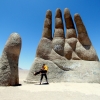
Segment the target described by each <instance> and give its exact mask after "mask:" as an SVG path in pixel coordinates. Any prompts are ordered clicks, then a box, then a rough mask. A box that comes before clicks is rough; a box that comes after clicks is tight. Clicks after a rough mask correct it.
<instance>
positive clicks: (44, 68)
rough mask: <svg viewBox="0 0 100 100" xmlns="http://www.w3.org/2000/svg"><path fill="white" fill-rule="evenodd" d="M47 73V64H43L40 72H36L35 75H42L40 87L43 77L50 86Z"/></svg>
mask: <svg viewBox="0 0 100 100" xmlns="http://www.w3.org/2000/svg"><path fill="white" fill-rule="evenodd" d="M47 71H48V66H47V65H46V64H43V65H42V68H41V69H40V71H38V72H34V75H37V74H41V78H40V85H41V83H42V80H43V77H45V79H46V82H47V84H49V83H48V78H47Z"/></svg>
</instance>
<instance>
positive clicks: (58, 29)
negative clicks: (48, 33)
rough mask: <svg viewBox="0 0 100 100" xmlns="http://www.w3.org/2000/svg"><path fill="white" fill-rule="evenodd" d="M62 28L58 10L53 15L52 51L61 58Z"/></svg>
mask: <svg viewBox="0 0 100 100" xmlns="http://www.w3.org/2000/svg"><path fill="white" fill-rule="evenodd" d="M64 37H65V36H64V26H63V20H62V13H61V10H60V9H59V8H58V9H57V10H56V15H55V31H54V37H53V40H52V47H53V49H54V51H55V52H56V53H57V54H59V55H61V56H63V55H64Z"/></svg>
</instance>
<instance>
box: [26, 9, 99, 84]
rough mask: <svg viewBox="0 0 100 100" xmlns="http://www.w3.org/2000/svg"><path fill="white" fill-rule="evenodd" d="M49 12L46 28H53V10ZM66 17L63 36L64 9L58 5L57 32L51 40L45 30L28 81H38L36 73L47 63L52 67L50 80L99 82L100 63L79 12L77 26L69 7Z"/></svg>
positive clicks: (76, 15) (76, 20) (75, 17)
mask: <svg viewBox="0 0 100 100" xmlns="http://www.w3.org/2000/svg"><path fill="white" fill-rule="evenodd" d="M49 12H50V13H48V11H47V14H46V19H49V22H50V24H46V25H44V29H45V28H47V29H50V30H51V25H52V24H51V23H52V22H51V21H52V20H51V17H52V16H51V11H49ZM47 16H48V17H47ZM64 19H65V25H66V30H67V31H66V35H64V25H63V20H62V12H61V10H60V9H59V8H58V9H57V10H56V15H55V29H54V35H53V37H52V39H51V36H52V33H51V31H50V32H48V31H46V32H44V31H43V34H42V39H41V40H40V43H39V45H38V48H37V51H36V58H35V60H34V63H33V65H32V66H31V69H30V71H29V74H28V76H27V78H26V81H27V82H28V81H29V82H30V81H32V82H33V81H39V80H40V76H39V75H37V76H34V75H33V73H34V71H38V70H39V69H40V68H41V66H42V64H43V63H45V64H47V65H48V66H49V71H48V78H49V81H51V82H62V81H65V82H97V83H100V68H99V66H100V62H99V59H98V56H97V54H96V51H95V49H94V47H93V46H92V43H91V41H90V39H89V36H88V33H87V31H86V28H85V26H84V24H83V22H82V19H81V17H80V15H79V14H75V16H74V20H75V24H76V28H75V26H74V22H73V19H72V17H71V14H70V11H69V9H68V8H65V10H64ZM45 23H46V22H44V24H45ZM76 29H77V31H76ZM76 32H77V33H76ZM45 34H48V35H45Z"/></svg>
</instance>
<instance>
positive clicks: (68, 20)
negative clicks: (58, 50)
mask: <svg viewBox="0 0 100 100" xmlns="http://www.w3.org/2000/svg"><path fill="white" fill-rule="evenodd" d="M64 19H65V25H66V38H65V46H64V56H65V57H66V58H67V59H69V60H70V59H73V58H74V59H75V58H76V59H79V58H78V56H76V55H75V52H74V50H75V48H76V43H77V35H76V31H75V27H74V23H73V20H72V17H71V14H70V11H69V9H68V8H65V10H64ZM73 52H74V53H73ZM73 54H74V55H73Z"/></svg>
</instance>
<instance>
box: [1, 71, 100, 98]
mask: <svg viewBox="0 0 100 100" xmlns="http://www.w3.org/2000/svg"><path fill="white" fill-rule="evenodd" d="M27 73H28V71H27V70H20V71H19V77H20V84H21V85H20V86H9V87H0V100H100V84H96V83H64V82H62V83H49V85H47V84H42V85H39V83H35V84H26V83H24V82H23V80H24V79H25V78H26V76H27Z"/></svg>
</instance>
